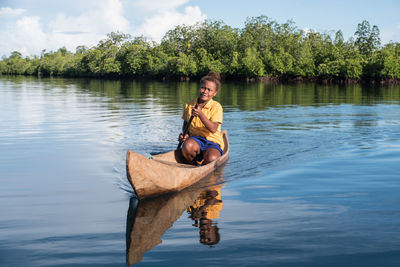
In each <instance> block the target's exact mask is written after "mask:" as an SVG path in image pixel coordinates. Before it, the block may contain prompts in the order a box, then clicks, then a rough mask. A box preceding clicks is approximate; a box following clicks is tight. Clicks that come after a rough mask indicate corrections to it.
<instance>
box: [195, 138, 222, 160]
mask: <svg viewBox="0 0 400 267" xmlns="http://www.w3.org/2000/svg"><path fill="white" fill-rule="evenodd" d="M188 139H193V140H194V141H196V142H197V144H199V146H200V150H201V151H202V152H203V151H205V150H207V149H209V148H215V149H218V150H219V152H221V156H222V155H223V154H224V152H223V151H222V149H221V147H220V146H219V145H218V144H216V143H214V142H213V141H209V140H207V139H206V138H204V137H202V136H191V137H189V138H188Z"/></svg>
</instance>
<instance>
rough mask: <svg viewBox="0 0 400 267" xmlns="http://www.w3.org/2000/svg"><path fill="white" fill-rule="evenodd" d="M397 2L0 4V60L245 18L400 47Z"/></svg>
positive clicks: (22, 0)
mask: <svg viewBox="0 0 400 267" xmlns="http://www.w3.org/2000/svg"><path fill="white" fill-rule="evenodd" d="M399 14H400V0H380V1H378V0H376V1H372V0H353V1H350V0H347V1H344V0H335V1H328V0H319V1H317V0H308V1H306V0H303V1H302V0H297V1H296V0H280V1H276V0H274V1H270V0H264V1H262V0H247V1H234V0H230V1H229V0H168V1H165V0H84V1H82V0H68V1H66V0H57V1H55V0H35V1H33V0H0V36H1V38H0V56H2V55H6V56H8V55H9V54H10V52H12V51H14V50H17V51H20V52H22V53H23V54H24V55H26V56H29V55H39V54H40V53H41V51H42V50H43V49H46V50H47V51H50V50H57V49H58V48H60V47H63V46H66V47H67V48H68V49H69V50H71V51H75V48H76V46H78V45H86V46H89V47H90V46H93V45H96V44H97V43H98V41H99V40H101V39H103V38H105V36H106V34H107V33H110V32H111V31H121V32H124V33H129V34H131V35H132V36H140V35H144V36H146V37H149V38H152V39H153V40H155V41H159V40H160V39H161V38H162V36H163V35H164V34H165V32H166V31H167V30H169V29H172V28H173V27H174V26H176V25H178V24H188V25H190V24H194V23H196V22H199V21H204V20H205V19H210V20H222V21H223V22H225V23H226V24H227V25H229V26H232V27H235V28H243V26H244V22H245V20H246V18H247V17H255V16H260V15H266V16H268V17H269V18H271V19H273V20H276V21H277V22H279V23H284V22H286V21H288V20H293V21H294V22H295V25H296V26H297V27H298V28H299V29H307V30H314V31H318V32H326V33H332V34H333V33H334V32H335V31H337V30H342V32H343V34H344V37H345V39H348V38H350V37H351V36H353V34H354V32H355V31H356V28H357V24H358V23H360V22H361V21H363V20H368V21H369V22H370V23H371V25H377V26H378V27H379V29H380V32H381V35H380V37H381V40H382V43H383V44H385V43H388V42H390V41H394V42H400V15H399Z"/></svg>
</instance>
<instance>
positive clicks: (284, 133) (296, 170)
mask: <svg viewBox="0 0 400 267" xmlns="http://www.w3.org/2000/svg"><path fill="white" fill-rule="evenodd" d="M197 88H198V85H197V83H173V82H170V83H168V82H165V83H160V82H132V81H100V80H84V79H36V78H27V77H1V78H0V214H1V215H0V266H125V264H126V260H128V263H130V264H131V263H134V262H138V263H137V265H138V266H176V265H178V266H184V265H191V266H203V265H210V266H221V265H233V266H355V265H360V266H397V264H398V262H400V208H399V207H400V205H399V204H400V198H399V194H400V180H399V174H400V164H399V162H400V105H399V104H400V87H399V86H389V87H379V86H365V87H363V86H359V85H350V86H336V85H334V86H324V85H315V84H303V85H267V84H240V83H225V84H223V87H222V91H221V92H220V94H219V95H218V96H217V98H216V99H217V100H218V101H219V102H220V103H221V104H222V105H223V107H224V123H223V128H224V129H227V130H228V134H229V139H230V144H231V153H230V159H229V162H228V163H227V164H226V165H225V166H224V167H223V168H222V169H221V170H219V171H218V172H217V173H215V174H214V175H212V176H211V177H208V178H207V179H205V180H202V181H201V183H200V184H198V185H195V186H193V187H191V188H189V189H188V190H185V191H183V192H182V193H179V194H175V195H169V196H163V197H160V198H156V199H153V200H149V201H146V202H141V203H139V204H137V203H136V201H135V199H134V198H132V196H134V193H133V191H132V189H131V187H130V185H129V183H128V182H127V179H126V170H125V156H126V151H127V150H128V149H132V150H134V151H136V152H139V153H141V154H143V155H147V156H148V155H150V154H152V153H160V152H166V151H168V150H171V149H173V148H175V147H176V144H177V140H176V139H177V135H178V133H179V129H180V128H181V125H182V121H181V114H182V106H183V103H184V102H185V101H188V100H190V99H193V98H195V97H196V94H197ZM213 194H214V195H213ZM206 195H208V196H210V195H211V197H209V200H210V199H211V200H212V202H207V201H206V200H205V198H204V197H205V196H206ZM215 195H217V197H215ZM196 199H197V201H196ZM219 199H220V200H219ZM195 201H196V203H197V204H196V203H195ZM205 203H206V204H207V205H206V206H204V205H205ZM206 207H207V213H204V209H205V208H206ZM202 212H203V213H202ZM216 237H218V238H216ZM216 239H219V240H217V242H216V243H215V240H216ZM200 241H202V242H203V243H201V242H200ZM212 241H214V242H212ZM205 242H210V243H214V244H212V245H207V244H204V243H205Z"/></svg>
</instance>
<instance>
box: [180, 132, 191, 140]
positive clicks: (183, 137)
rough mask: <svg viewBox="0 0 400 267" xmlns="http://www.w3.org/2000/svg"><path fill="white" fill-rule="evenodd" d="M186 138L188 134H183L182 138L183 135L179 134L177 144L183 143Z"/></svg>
mask: <svg viewBox="0 0 400 267" xmlns="http://www.w3.org/2000/svg"><path fill="white" fill-rule="evenodd" d="M188 138H189V135H188V134H185V136H183V133H180V134H179V138H178V141H179V142H185V141H186V139H188Z"/></svg>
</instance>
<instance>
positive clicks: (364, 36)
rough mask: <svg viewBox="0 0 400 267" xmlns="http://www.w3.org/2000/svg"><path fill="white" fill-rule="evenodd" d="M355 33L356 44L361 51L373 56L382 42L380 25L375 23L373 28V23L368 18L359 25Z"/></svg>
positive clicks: (363, 53)
mask: <svg viewBox="0 0 400 267" xmlns="http://www.w3.org/2000/svg"><path fill="white" fill-rule="evenodd" d="M354 35H355V36H356V41H355V44H356V46H357V47H358V49H359V50H360V53H361V54H362V55H365V56H367V57H369V56H371V54H372V53H373V52H375V51H376V50H377V49H378V47H379V46H380V44H381V39H380V37H379V28H378V26H376V25H374V26H372V28H371V25H370V24H369V22H368V21H366V20H364V21H363V22H361V23H359V24H358V25H357V31H356V32H355V33H354Z"/></svg>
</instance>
